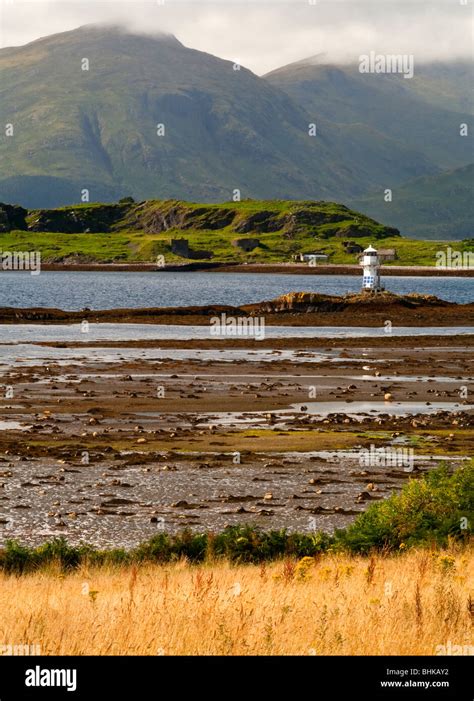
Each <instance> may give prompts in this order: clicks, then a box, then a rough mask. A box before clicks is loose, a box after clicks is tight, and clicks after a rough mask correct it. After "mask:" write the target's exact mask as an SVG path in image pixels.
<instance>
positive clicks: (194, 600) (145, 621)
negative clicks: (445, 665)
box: [0, 550, 474, 655]
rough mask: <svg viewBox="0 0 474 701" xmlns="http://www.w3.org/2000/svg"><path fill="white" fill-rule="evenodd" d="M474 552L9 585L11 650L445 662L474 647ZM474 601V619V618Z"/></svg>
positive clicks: (2, 594)
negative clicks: (442, 658) (396, 657)
mask: <svg viewBox="0 0 474 701" xmlns="http://www.w3.org/2000/svg"><path fill="white" fill-rule="evenodd" d="M473 599H474V552H473V551H466V550H465V551H462V552H455V551H453V552H447V551H444V552H442V553H440V552H438V553H430V552H429V551H418V552H406V553H404V554H401V555H399V556H391V557H381V556H378V557H375V558H372V559H369V558H361V557H348V556H342V555H340V556H337V555H325V556H322V557H321V558H319V559H318V560H317V561H315V560H314V559H312V558H304V560H302V561H300V562H299V563H296V562H294V561H289V560H288V561H284V562H277V563H271V564H268V565H266V566H261V567H259V566H255V565H248V566H247V565H245V566H244V565H239V566H233V565H231V564H229V563H227V562H219V563H209V564H205V565H199V566H197V565H194V566H191V565H189V564H187V563H186V562H179V563H176V564H172V565H163V566H160V565H143V566H140V567H138V568H137V567H127V568H117V569H107V568H101V569H95V570H94V569H87V568H82V569H81V570H79V571H77V572H74V573H72V574H67V575H63V574H61V573H59V572H57V571H54V569H50V570H49V571H43V572H38V573H35V574H30V575H23V576H20V577H14V576H7V575H0V610H1V611H2V615H1V618H0V644H6V645H19V644H27V643H29V644H40V645H41V652H42V654H47V655H51V654H60V655H70V654H98V655H107V654H119V655H126V654H140V655H157V654H165V655H186V654H189V655H206V654H208V655H237V654H243V655H247V654H257V655H268V654H269V655H277V654H282V655H312V654H317V655H328V654H329V655H331V654H342V655H356V654H362V655H371V654H376V655H386V654H388V655H392V654H400V655H433V654H436V646H438V645H446V644H447V643H448V641H451V644H452V645H463V646H464V645H473V639H472V634H473V630H474V624H473V616H474V603H473V602H472V600H473ZM469 601H471V610H469Z"/></svg>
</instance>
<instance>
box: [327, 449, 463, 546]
mask: <svg viewBox="0 0 474 701" xmlns="http://www.w3.org/2000/svg"><path fill="white" fill-rule="evenodd" d="M473 517H474V463H473V462H471V463H470V464H469V465H466V466H465V467H461V468H460V469H458V470H456V471H455V472H454V473H453V474H452V475H451V474H449V472H448V469H447V467H446V466H441V467H439V468H437V469H435V470H432V471H430V472H428V474H427V475H426V476H425V477H424V478H422V479H411V480H410V481H409V482H408V484H406V485H405V486H404V488H403V489H402V491H401V492H400V494H393V495H392V496H391V497H389V498H388V499H385V500H384V501H381V502H379V503H377V504H374V505H372V506H370V507H369V508H368V509H367V511H365V512H364V513H363V514H361V515H360V516H358V517H357V518H356V520H355V521H354V523H353V524H351V525H350V526H348V527H347V528H346V529H344V530H339V531H337V532H336V535H335V546H336V547H337V548H341V549H344V550H349V551H352V552H357V553H368V552H369V551H370V550H373V549H385V550H395V549H400V548H401V547H402V548H404V547H410V546H413V545H430V544H434V545H438V546H440V545H446V544H447V543H448V539H449V538H450V537H451V538H469V536H470V534H471V533H472V523H473Z"/></svg>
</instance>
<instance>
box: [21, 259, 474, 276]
mask: <svg viewBox="0 0 474 701" xmlns="http://www.w3.org/2000/svg"><path fill="white" fill-rule="evenodd" d="M41 270H42V272H110V273H123V272H132V273H144V272H150V273H157V272H164V273H176V272H179V273H180V272H183V273H185V272H207V273H260V274H265V273H267V274H268V273H271V274H273V275H276V274H280V275H284V274H287V275H360V274H361V266H360V265H317V266H310V265H308V264H305V263H247V264H239V263H212V262H196V263H183V264H176V265H166V266H163V267H158V266H157V265H155V264H154V263H69V264H68V263H66V264H63V263H43V264H42V265H41ZM25 272H28V271H25ZM381 274H382V275H385V276H389V277H394V276H396V277H410V276H414V277H474V270H463V269H452V270H446V269H443V268H435V267H428V266H419V265H418V266H416V265H412V266H401V265H399V266H395V265H388V266H381Z"/></svg>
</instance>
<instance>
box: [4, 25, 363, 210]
mask: <svg viewBox="0 0 474 701" xmlns="http://www.w3.org/2000/svg"><path fill="white" fill-rule="evenodd" d="M83 59H87V60H88V61H89V70H81V62H82V60H83ZM0 86H1V88H0V103H1V105H2V106H1V112H0V115H1V119H2V120H3V122H4V123H13V125H14V136H13V137H10V138H5V139H2V141H1V146H0V156H1V161H2V165H3V168H2V176H1V181H0V199H3V200H9V201H17V202H19V203H20V204H25V205H28V206H54V205H57V204H62V203H67V202H77V201H79V196H80V193H81V190H82V189H83V188H87V189H89V190H90V199H91V200H92V201H97V200H110V199H115V198H117V197H118V196H123V195H132V196H134V197H137V198H140V199H145V198H148V197H165V198H166V197H182V198H186V199H202V200H207V201H216V200H222V199H229V198H231V197H232V193H233V190H234V189H235V188H239V189H240V190H241V192H242V197H246V196H249V195H252V196H256V195H258V196H262V197H267V196H268V197H282V198H289V197H291V196H294V195H298V196H308V197H315V198H321V197H331V195H333V194H334V195H340V194H341V193H349V192H353V193H354V191H355V190H357V189H358V188H357V187H354V174H353V173H351V172H350V171H349V170H348V169H347V168H345V167H344V166H341V165H339V164H337V163H335V162H334V159H333V158H332V151H331V146H330V144H328V142H327V139H326V138H325V137H324V136H322V137H321V138H320V139H318V140H316V139H313V138H312V137H310V136H309V135H308V117H307V115H306V114H305V112H304V110H302V109H301V108H299V107H297V106H296V105H295V104H294V103H293V101H292V100H291V99H290V98H289V97H288V96H287V95H286V94H285V93H284V92H282V91H280V90H278V89H276V88H274V87H272V86H271V85H269V84H268V83H267V82H266V81H264V80H262V79H261V78H258V77H257V76H256V75H254V74H253V73H251V72H250V71H249V70H247V69H245V68H243V67H242V68H241V69H240V70H234V67H233V64H232V63H231V62H229V61H224V60H221V59H219V58H216V57H214V56H211V55H209V54H206V53H202V52H200V51H194V50H192V49H188V48H186V47H184V46H183V45H182V44H181V43H180V42H179V41H178V40H177V39H176V38H175V37H173V36H168V35H161V36H158V37H149V36H142V35H135V34H131V33H128V32H125V31H124V30H121V29H119V28H113V27H101V26H86V27H82V28H79V29H77V30H74V31H70V32H64V33H62V34H57V35H52V36H49V37H46V38H44V39H40V40H37V41H34V42H32V43H31V44H28V45H26V46H22V47H18V48H9V49H3V50H1V51H0ZM3 122H2V123H3ZM159 124H163V125H164V129H165V133H164V135H161V136H159V135H157V125H159ZM359 191H360V188H359Z"/></svg>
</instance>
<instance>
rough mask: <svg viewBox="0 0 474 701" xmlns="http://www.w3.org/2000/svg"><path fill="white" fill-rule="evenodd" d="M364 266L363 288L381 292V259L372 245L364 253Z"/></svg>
mask: <svg viewBox="0 0 474 701" xmlns="http://www.w3.org/2000/svg"><path fill="white" fill-rule="evenodd" d="M360 264H361V265H362V266H363V267H364V276H363V278H362V289H363V290H372V291H374V292H380V291H381V290H382V287H381V285H380V259H379V256H378V253H377V251H376V250H375V248H373V247H372V246H369V247H368V248H366V249H365V251H364V252H363V253H362V260H361V263H360Z"/></svg>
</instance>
